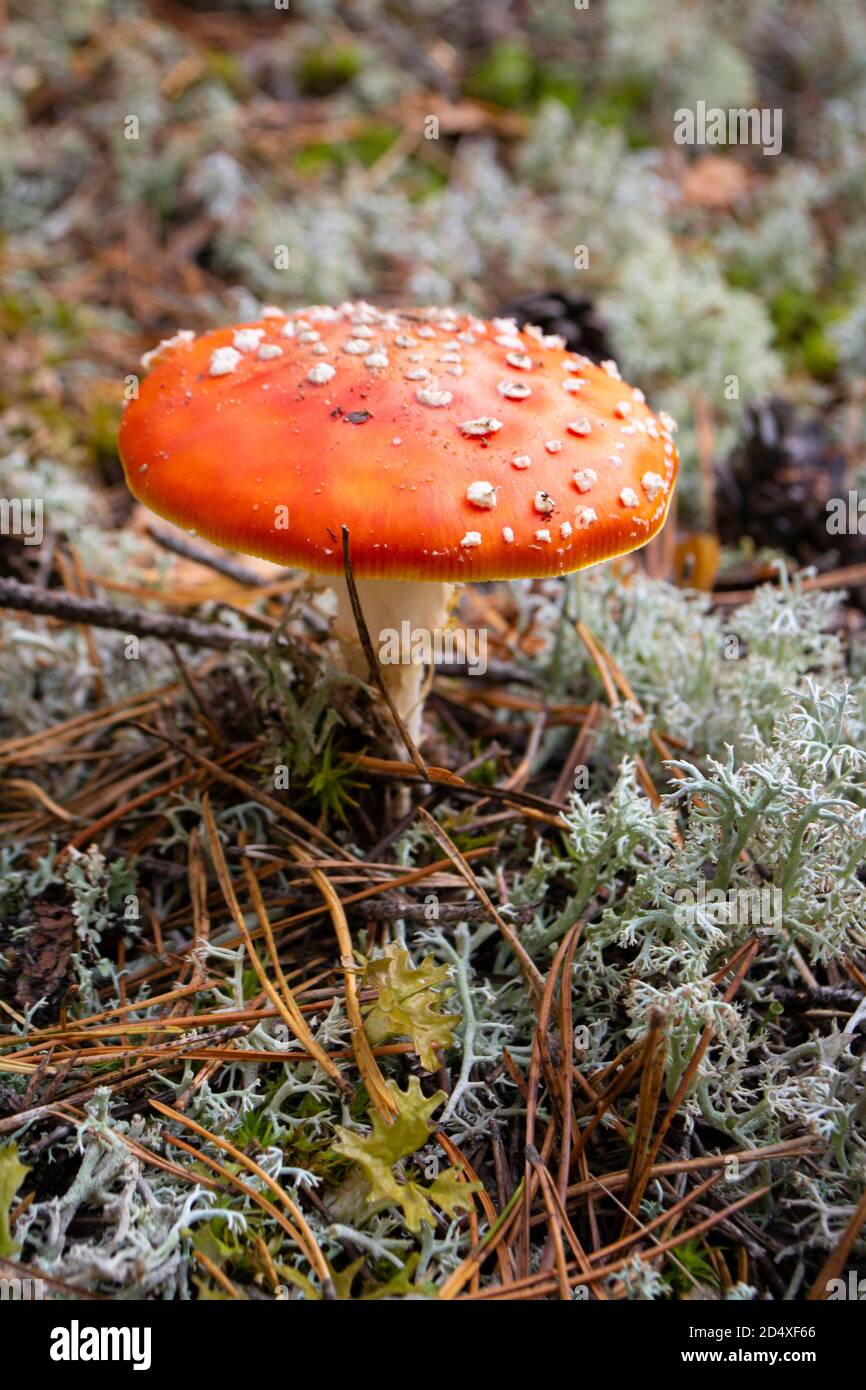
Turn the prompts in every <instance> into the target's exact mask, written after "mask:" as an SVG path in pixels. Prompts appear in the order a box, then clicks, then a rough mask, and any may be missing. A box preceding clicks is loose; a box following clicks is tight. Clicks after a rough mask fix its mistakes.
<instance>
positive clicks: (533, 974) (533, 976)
mask: <svg viewBox="0 0 866 1390" xmlns="http://www.w3.org/2000/svg"><path fill="white" fill-rule="evenodd" d="M417 810H418V815H419V816H420V817H421V819H422V821H423V822H424V824H425V825H426V827H427V829H428V830H429V831H430V834H431V835H432V836H433V838H434V840H435V841H436V843H437V844H439V845H441V847H442V849H443V850H444V851H445V853H446V854H447V856H448V858H449V859H450V860H451V863H452V864H453V865H454V867H455V868H456V869H457V872H458V873H459V874H461V875H462V877H463V878H464V879H465V880H466V882H467V883H468V885H469V887H470V888H471V889H472V891H473V893H474V894H475V896H476V897H477V898H478V901H479V902H481V903H483V904H484V906H485V908H486V909H487V911H488V912H489V913H490V916H491V917H492V918H493V921H494V922H495V923H496V925H497V927H498V928H499V931H500V934H501V936H502V939H503V941H505V942H506V943H507V944H508V945H509V946H510V947H511V950H512V951H513V952H514V955H515V956H516V957H517V963H518V965H519V966H520V969H521V971H522V972H523V978H524V980H525V981H526V987H527V989H528V990H529V993H530V994H531V995H532V999H533V1002H534V1003H535V1005H536V1007H538V1006H539V1005H540V1004H541V1001H542V999H543V997H544V980H543V978H542V976H541V974H540V972H539V970H538V969H537V967H536V965H535V963H534V962H533V961H532V960H531V959H530V957H529V955H528V954H527V952H526V950H525V948H524V946H523V943H522V942H521V941H520V940H519V938H518V936H517V934H516V932H515V931H514V928H513V927H512V926H511V925H510V924H509V923H508V922H506V921H505V919H504V918H503V917H502V916H501V915H500V913H499V912H498V911H497V909H496V908H495V907H494V905H493V903H492V902H491V900H490V898H489V897H488V895H487V893H486V892H485V891H484V889H483V888H482V886H481V884H480V883H479V881H478V879H477V877H476V875H475V874H474V873H473V872H472V869H471V868H470V866H469V863H468V861H467V859H466V857H465V855H463V854H462V853H461V852H460V850H459V849H458V848H457V846H456V845H455V844H454V841H453V840H452V839H451V838H450V836H449V835H448V834H446V832H445V831H444V830H443V829H442V826H441V825H440V824H439V822H438V821H436V820H434V819H433V817H432V816H431V815H430V813H429V812H428V811H426V810H425V809H424V807H423V806H419V807H418V808H417Z"/></svg>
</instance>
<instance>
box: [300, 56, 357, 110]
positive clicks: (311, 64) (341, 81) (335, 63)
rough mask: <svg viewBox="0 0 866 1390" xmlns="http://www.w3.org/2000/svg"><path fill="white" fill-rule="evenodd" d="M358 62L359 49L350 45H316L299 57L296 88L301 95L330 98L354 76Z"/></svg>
mask: <svg viewBox="0 0 866 1390" xmlns="http://www.w3.org/2000/svg"><path fill="white" fill-rule="evenodd" d="M362 63H363V59H362V55H361V50H360V49H359V48H357V47H355V46H354V45H350V44H330V43H329V44H316V45H315V46H313V47H311V48H307V49H306V50H305V51H304V52H303V53H302V54H301V56H300V59H299V61H298V68H297V77H298V85H299V87H300V89H301V91H302V92H303V93H304V95H305V96H313V97H325V96H330V95H331V93H332V92H338V91H339V90H340V88H341V87H345V86H346V84H347V83H348V82H351V81H352V79H353V78H354V77H356V76H357V75H358V73H359V72H360V70H361V67H362Z"/></svg>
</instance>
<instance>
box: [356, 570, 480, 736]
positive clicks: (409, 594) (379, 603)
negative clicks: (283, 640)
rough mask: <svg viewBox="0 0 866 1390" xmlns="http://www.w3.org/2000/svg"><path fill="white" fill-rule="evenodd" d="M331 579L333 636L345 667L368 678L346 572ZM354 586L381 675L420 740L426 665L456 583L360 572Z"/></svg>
mask: <svg viewBox="0 0 866 1390" xmlns="http://www.w3.org/2000/svg"><path fill="white" fill-rule="evenodd" d="M329 582H332V585H333V588H334V590H335V592H336V594H337V617H336V620H335V623H334V636H335V637H336V638H337V640H338V641H339V643H340V647H341V649H342V652H343V658H344V660H345V662H346V667H347V669H348V670H349V671H351V672H352V673H353V674H354V675H358V676H363V677H364V678H365V679H366V677H367V675H368V671H367V660H366V657H365V656H364V653H363V650H362V648H361V643H360V642H359V640H358V632H357V628H356V627H355V619H354V616H353V614H352V605H351V603H350V601H349V590H348V586H347V584H346V581H345V579H343V578H335V579H334V580H333V581H329ZM355 587H356V588H357V591H358V599H359V601H360V604H361V610H362V612H363V614H364V619H365V621H366V624H367V629H368V631H369V633H370V640H371V642H372V644H373V650H374V651H375V653H376V655H377V657H378V660H379V670H380V671H381V674H382V680H383V681H384V683H385V685H386V686H387V688H388V693H389V695H390V696H391V698H392V700H393V701H394V704H395V706H396V708H397V710H398V712H399V714H400V716H401V718H402V719H403V720H404V722H405V724H406V727H407V728H408V730H409V734H410V736H411V738H412V741H413V743H416V744H417V743H418V741H419V739H420V735H421V715H422V712H423V708H424V692H423V686H424V672H425V668H426V666H427V664H428V662H432V660H433V656H434V653H435V651H436V648H437V645H438V644H437V637H438V639H439V641H441V636H442V633H443V632H444V629H445V628H446V627H447V625H448V618H449V615H450V612H451V608H452V605H453V603H454V595H455V593H456V588H457V586H456V585H455V584H446V583H441V582H439V581H426V580H408V579H357V578H356V579H355Z"/></svg>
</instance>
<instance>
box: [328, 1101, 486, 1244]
mask: <svg viewBox="0 0 866 1390" xmlns="http://www.w3.org/2000/svg"><path fill="white" fill-rule="evenodd" d="M389 1089H390V1091H391V1094H392V1096H393V1097H394V1101H395V1103H396V1106H397V1112H398V1113H397V1116H396V1118H395V1120H394V1122H393V1124H385V1122H384V1120H383V1119H382V1117H381V1116H380V1115H378V1114H376V1113H375V1112H372V1113H371V1115H370V1124H371V1132H370V1134H368V1135H360V1134H355V1133H354V1132H353V1131H352V1130H350V1129H345V1128H344V1127H343V1126H342V1125H338V1126H337V1136H338V1137H337V1142H336V1143H335V1145H334V1148H335V1150H336V1152H337V1153H339V1154H342V1155H343V1157H344V1158H349V1159H351V1160H352V1161H353V1162H354V1163H357V1165H358V1167H359V1168H360V1169H361V1172H362V1173H363V1174H364V1177H365V1178H366V1180H367V1182H368V1184H369V1187H370V1191H369V1193H368V1194H367V1201H368V1203H370V1204H373V1203H377V1202H378V1203H383V1204H384V1205H386V1206H399V1207H401V1208H402V1209H403V1214H404V1216H405V1218H406V1225H407V1226H408V1227H409V1230H410V1231H417V1230H418V1228H419V1227H420V1225H421V1223H422V1221H426V1222H427V1223H428V1224H429V1225H431V1226H432V1225H433V1222H434V1214H433V1211H432V1208H431V1206H430V1203H431V1201H432V1202H433V1203H434V1205H436V1206H438V1207H440V1208H441V1210H443V1211H446V1212H447V1213H448V1215H453V1213H454V1211H455V1210H456V1209H457V1208H460V1207H462V1208H463V1209H464V1210H465V1211H470V1210H471V1208H472V1193H473V1192H474V1191H475V1190H476V1188H477V1186H478V1184H477V1183H467V1182H461V1181H460V1180H459V1179H458V1176H457V1173H456V1171H455V1170H454V1169H453V1168H449V1169H446V1170H445V1172H443V1173H440V1174H439V1176H438V1177H437V1179H436V1181H435V1182H434V1183H433V1184H432V1185H431V1186H430V1187H424V1186H422V1185H421V1184H420V1183H417V1182H414V1181H412V1180H409V1181H406V1180H405V1179H403V1178H399V1177H398V1176H397V1174H396V1173H395V1172H394V1165H395V1164H396V1163H399V1162H400V1160H401V1159H403V1158H408V1157H409V1155H410V1154H413V1153H416V1152H417V1150H418V1149H420V1148H422V1147H423V1145H424V1144H425V1143H426V1142H427V1139H428V1138H429V1135H430V1123H429V1121H430V1116H431V1115H432V1113H433V1111H434V1110H437V1109H438V1108H439V1106H440V1105H441V1104H442V1102H443V1101H444V1100H445V1092H444V1091H437V1092H436V1093H435V1095H432V1096H425V1095H424V1093H423V1091H422V1090H421V1083H420V1082H419V1080H418V1078H417V1076H410V1078H409V1084H408V1086H407V1087H406V1090H405V1091H401V1090H400V1089H399V1087H397V1086H391V1087H389ZM449 1178H450V1179H453V1181H451V1180H449ZM455 1184H456V1186H457V1188H458V1189H459V1190H455Z"/></svg>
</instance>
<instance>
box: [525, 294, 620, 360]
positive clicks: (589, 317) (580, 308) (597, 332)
mask: <svg viewBox="0 0 866 1390" xmlns="http://www.w3.org/2000/svg"><path fill="white" fill-rule="evenodd" d="M498 314H499V316H500V317H501V318H513V319H516V320H517V322H518V325H519V326H520V327H521V328H522V327H523V325H524V324H525V323H534V324H537V325H538V327H539V328H543V329H544V331H545V333H558V334H559V336H560V337H561V338H564V339H565V345H566V347H567V348H568V349H569V351H570V352H582V353H583V354H584V356H585V357H591V358H592V360H593V361H594V362H601V361H603V360H604V358H606V357H614V356H615V355H616V354H615V353H614V350H613V347H612V346H611V343H610V339H609V337H608V330H607V325H606V324H605V323H604V321H603V320H602V319H600V318H599V317H598V315H597V314H596V312H595V306H594V305H593V302H592V300H591V299H589V298H588V297H587V296H586V295H583V294H569V293H568V292H567V291H564V290H545V291H542V292H541V293H539V294H529V295H526V296H524V297H522V298H521V299H515V300H514V301H513V302H512V303H511V304H505V305H503V307H502V308H501V309H499V310H498Z"/></svg>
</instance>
